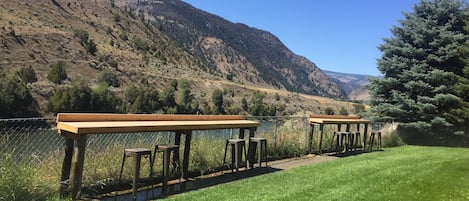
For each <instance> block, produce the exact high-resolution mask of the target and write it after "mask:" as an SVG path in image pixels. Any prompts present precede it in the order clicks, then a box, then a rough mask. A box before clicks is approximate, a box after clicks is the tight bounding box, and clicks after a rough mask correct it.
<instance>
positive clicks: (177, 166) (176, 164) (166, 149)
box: [153, 145, 182, 194]
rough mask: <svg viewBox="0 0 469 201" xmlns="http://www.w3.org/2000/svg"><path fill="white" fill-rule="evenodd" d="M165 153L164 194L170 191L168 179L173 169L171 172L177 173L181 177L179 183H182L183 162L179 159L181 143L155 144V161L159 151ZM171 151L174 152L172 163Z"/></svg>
mask: <svg viewBox="0 0 469 201" xmlns="http://www.w3.org/2000/svg"><path fill="white" fill-rule="evenodd" d="M159 152H162V153H163V191H162V193H163V194H166V193H167V192H168V180H169V176H170V170H171V169H172V171H171V173H173V174H174V173H177V175H178V177H179V183H181V178H182V171H181V163H180V161H179V145H155V153H154V154H153V161H155V157H156V155H157V153H159ZM171 153H172V154H173V163H172V164H171V167H172V168H170V163H171V160H170V159H171Z"/></svg>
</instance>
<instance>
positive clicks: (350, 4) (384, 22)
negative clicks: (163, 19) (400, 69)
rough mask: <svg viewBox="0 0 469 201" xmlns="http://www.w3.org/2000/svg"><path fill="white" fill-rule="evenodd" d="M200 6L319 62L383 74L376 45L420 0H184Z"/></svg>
mask: <svg viewBox="0 0 469 201" xmlns="http://www.w3.org/2000/svg"><path fill="white" fill-rule="evenodd" d="M184 1H185V2H187V3H189V4H191V5H193V6H194V7H196V8H199V9H202V10H204V11H207V12H209V13H212V14H215V15H218V16H220V17H223V18H225V19H227V20H229V21H231V22H239V23H243V24H246V25H249V26H251V27H256V28H258V29H262V30H266V31H269V32H271V33H273V34H274V35H276V36H277V37H278V38H279V39H280V40H281V41H282V42H283V43H284V44H285V45H286V46H287V47H288V48H289V49H290V50H292V51H293V52H294V53H296V54H298V55H301V56H304V57H306V58H308V59H309V60H311V61H312V62H314V63H315V64H316V65H317V66H318V67H319V68H321V69H324V70H331V71H337V72H345V73H357V74H369V75H379V74H380V72H379V71H378V69H377V68H376V59H377V58H379V57H381V52H380V51H379V50H378V48H377V47H378V46H379V45H380V44H382V43H383V38H388V37H391V32H390V29H391V27H393V26H395V25H398V24H399V20H401V19H403V18H404V16H403V14H402V12H411V11H412V9H413V6H414V4H415V3H418V2H419V0H291V1H279V0H184Z"/></svg>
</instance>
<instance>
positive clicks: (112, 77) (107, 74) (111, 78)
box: [98, 69, 120, 87]
mask: <svg viewBox="0 0 469 201" xmlns="http://www.w3.org/2000/svg"><path fill="white" fill-rule="evenodd" d="M98 83H106V84H107V85H108V86H113V87H119V86H120V82H119V79H118V78H117V75H116V74H115V73H113V72H111V71H110V70H107V69H105V70H103V71H101V72H100V73H99V74H98Z"/></svg>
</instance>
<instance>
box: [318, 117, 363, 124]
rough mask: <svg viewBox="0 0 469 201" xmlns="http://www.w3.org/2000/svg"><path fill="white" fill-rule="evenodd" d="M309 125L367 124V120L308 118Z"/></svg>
mask: <svg viewBox="0 0 469 201" xmlns="http://www.w3.org/2000/svg"><path fill="white" fill-rule="evenodd" d="M309 123H310V124H314V123H315V124H368V123H370V120H367V119H329V118H309Z"/></svg>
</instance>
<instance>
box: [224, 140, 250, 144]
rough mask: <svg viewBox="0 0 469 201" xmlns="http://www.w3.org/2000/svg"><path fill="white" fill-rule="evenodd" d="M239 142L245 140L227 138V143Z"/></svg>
mask: <svg viewBox="0 0 469 201" xmlns="http://www.w3.org/2000/svg"><path fill="white" fill-rule="evenodd" d="M240 142H246V141H245V140H244V139H228V143H230V144H236V143H240Z"/></svg>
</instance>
